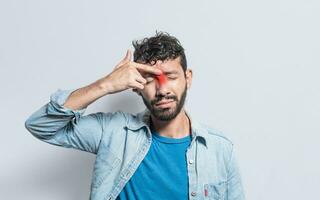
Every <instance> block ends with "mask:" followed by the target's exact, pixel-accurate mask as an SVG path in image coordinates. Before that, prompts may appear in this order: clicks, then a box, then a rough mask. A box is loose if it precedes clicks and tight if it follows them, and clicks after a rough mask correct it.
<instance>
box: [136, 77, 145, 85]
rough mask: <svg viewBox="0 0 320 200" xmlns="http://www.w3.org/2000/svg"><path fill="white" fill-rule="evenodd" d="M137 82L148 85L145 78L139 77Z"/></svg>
mask: <svg viewBox="0 0 320 200" xmlns="http://www.w3.org/2000/svg"><path fill="white" fill-rule="evenodd" d="M136 81H138V82H139V83H141V84H146V83H147V80H146V79H144V78H143V77H141V76H138V77H137V78H136Z"/></svg>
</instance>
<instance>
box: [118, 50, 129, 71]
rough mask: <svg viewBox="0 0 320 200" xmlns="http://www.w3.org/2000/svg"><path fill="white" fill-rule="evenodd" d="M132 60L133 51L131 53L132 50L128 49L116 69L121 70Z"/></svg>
mask: <svg viewBox="0 0 320 200" xmlns="http://www.w3.org/2000/svg"><path fill="white" fill-rule="evenodd" d="M130 60H131V51H130V49H128V50H127V53H126V56H125V57H124V58H123V59H122V60H121V61H120V62H119V63H118V64H117V65H116V67H115V68H119V67H120V66H121V65H123V64H125V63H127V62H129V61H130Z"/></svg>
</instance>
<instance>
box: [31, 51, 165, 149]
mask: <svg viewBox="0 0 320 200" xmlns="http://www.w3.org/2000/svg"><path fill="white" fill-rule="evenodd" d="M130 60H131V52H130V51H127V54H126V57H125V58H124V59H123V60H122V61H120V63H119V64H118V65H116V67H115V69H114V70H113V71H112V72H111V73H110V74H108V75H107V76H105V77H103V78H101V79H99V80H97V81H96V82H94V83H92V84H90V85H88V86H86V87H83V88H79V89H77V90H58V91H56V92H55V93H53V94H52V95H51V97H50V102H49V103H47V104H46V105H44V106H42V107H41V108H40V109H39V110H37V111H36V112H34V113H33V114H32V115H31V116H30V117H29V118H28V119H27V120H26V121H25V127H26V129H27V130H28V131H29V132H30V133H31V134H33V135H34V136H35V137H37V138H38V139H40V140H42V141H45V142H47V143H50V144H54V145H58V146H63V147H68V148H71V147H72V148H76V149H80V150H83V151H87V152H92V153H96V152H97V150H98V147H99V144H100V141H101V138H102V134H103V132H104V130H103V129H104V128H105V129H108V128H107V127H106V124H108V125H110V124H111V123H112V122H111V120H112V118H113V119H115V121H117V120H119V119H120V118H118V117H121V116H120V115H122V114H121V113H120V112H116V113H112V112H108V113H102V112H99V113H93V114H89V115H87V116H83V113H84V111H85V110H86V108H87V106H88V105H89V104H91V103H92V102H94V101H95V100H97V99H98V98H100V97H102V96H104V95H107V94H113V93H117V92H121V91H123V90H126V89H129V88H132V89H137V90H140V89H143V88H144V84H146V80H145V79H144V78H143V77H142V75H141V74H140V73H142V72H144V73H151V74H159V73H161V71H160V70H159V69H156V68H154V67H152V66H149V65H144V64H140V63H135V62H131V61H130ZM122 116H123V115H122ZM122 119H123V118H122ZM108 127H110V126H108Z"/></svg>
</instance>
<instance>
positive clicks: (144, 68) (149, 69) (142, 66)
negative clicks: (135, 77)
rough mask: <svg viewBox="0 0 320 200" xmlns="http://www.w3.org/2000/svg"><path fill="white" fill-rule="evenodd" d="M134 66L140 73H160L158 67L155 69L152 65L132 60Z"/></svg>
mask: <svg viewBox="0 0 320 200" xmlns="http://www.w3.org/2000/svg"><path fill="white" fill-rule="evenodd" d="M134 66H135V67H136V69H137V70H138V71H139V72H142V73H149V74H155V75H160V74H162V71H161V70H160V69H157V68H156V67H152V66H149V65H145V64H141V63H136V62H134Z"/></svg>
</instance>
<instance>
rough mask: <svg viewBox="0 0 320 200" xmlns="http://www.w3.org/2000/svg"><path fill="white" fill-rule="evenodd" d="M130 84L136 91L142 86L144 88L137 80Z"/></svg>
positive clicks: (141, 88)
mask: <svg viewBox="0 0 320 200" xmlns="http://www.w3.org/2000/svg"><path fill="white" fill-rule="evenodd" d="M132 85H133V86H132V87H133V89H135V90H136V91H139V90H143V88H144V85H143V84H141V83H139V82H137V81H136V82H134V83H133V84H132Z"/></svg>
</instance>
